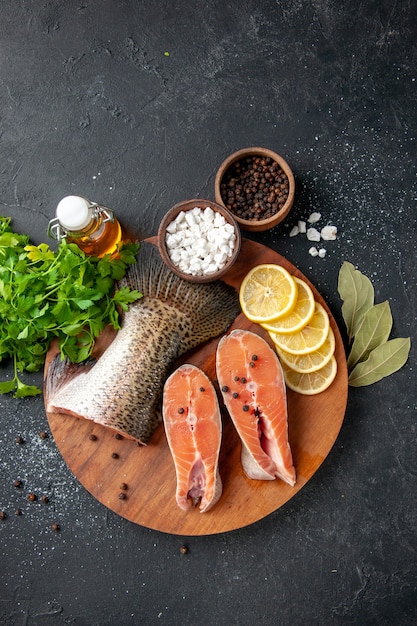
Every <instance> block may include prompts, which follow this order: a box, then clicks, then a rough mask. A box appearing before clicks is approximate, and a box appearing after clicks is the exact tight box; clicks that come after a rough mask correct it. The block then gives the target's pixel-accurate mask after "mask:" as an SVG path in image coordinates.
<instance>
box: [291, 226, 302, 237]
mask: <svg viewBox="0 0 417 626" xmlns="http://www.w3.org/2000/svg"><path fill="white" fill-rule="evenodd" d="M299 232H300V229H299V228H298V226H293V227H292V228H291V230H290V235H289V236H290V237H295V236H296V235H298V233H299Z"/></svg>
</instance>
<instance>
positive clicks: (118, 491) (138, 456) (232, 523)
mask: <svg viewBox="0 0 417 626" xmlns="http://www.w3.org/2000/svg"><path fill="white" fill-rule="evenodd" d="M149 241H150V242H151V243H156V238H151V239H150V240H149ZM260 263H279V264H281V265H282V266H283V267H285V268H286V269H287V270H289V271H290V272H291V273H292V274H294V275H295V276H298V277H299V278H302V279H303V280H305V281H307V282H308V283H309V281H308V280H307V279H306V278H305V277H304V276H303V275H302V274H301V272H299V271H298V270H297V268H296V267H294V266H293V265H292V264H291V263H290V262H289V261H287V260H286V259H285V258H284V257H282V256H281V255H279V254H278V253H277V252H274V251H273V250H271V249H269V248H267V247H265V246H263V245H261V244H259V243H255V242H253V241H249V240H246V239H244V240H243V242H242V249H241V252H240V255H239V258H238V260H237V262H236V264H235V265H234V267H233V269H232V270H231V271H230V272H229V273H228V274H227V275H226V276H225V278H224V280H225V282H227V283H229V284H230V285H233V286H234V287H236V288H237V289H238V288H239V286H240V283H241V281H242V279H243V277H244V276H245V275H246V273H247V272H248V271H249V270H250V269H251V268H252V267H254V266H255V265H258V264H260ZM309 284H310V286H311V287H312V289H313V292H314V295H315V298H316V300H317V301H318V302H320V303H321V304H322V305H323V306H324V307H325V308H326V310H327V311H328V312H329V314H330V323H331V327H332V329H333V332H334V334H335V338H336V352H335V356H336V360H337V364H338V371H337V375H336V378H335V380H334V381H333V383H332V384H331V386H330V387H329V388H328V389H327V390H326V391H324V392H323V393H321V394H318V395H316V396H303V395H300V394H297V393H294V392H293V391H291V390H288V428H289V440H290V445H291V450H292V454H293V460H294V465H295V468H296V471H297V482H296V484H295V486H294V487H290V486H289V485H287V484H286V483H284V482H283V481H281V480H279V479H277V480H274V481H256V480H251V479H249V478H247V477H246V476H245V474H244V473H243V471H242V467H241V463H240V450H241V446H240V441H239V438H238V436H237V434H236V431H235V429H234V426H233V424H232V422H231V420H230V418H229V416H228V415H227V413H226V411H225V410H224V411H223V437H222V447H221V452H220V474H221V478H222V481H223V494H222V497H221V498H220V500H219V502H218V503H217V504H216V505H215V506H214V507H213V509H211V510H210V511H208V512H207V513H200V512H199V509H198V508H191V509H190V510H189V511H187V512H184V511H182V510H181V509H180V508H179V507H178V506H177V504H176V501H175V487H176V477H175V470H174V463H173V460H172V457H171V454H170V451H169V449H168V445H167V442H166V438H165V433H164V428H163V425H162V424H161V426H160V427H159V428H158V430H157V432H156V433H155V434H154V436H153V438H152V440H151V443H150V444H149V445H148V446H146V447H144V446H140V445H138V444H137V443H135V442H134V441H131V440H129V439H126V438H121V439H120V438H117V436H116V435H115V434H114V432H112V431H110V430H108V429H106V428H105V427H103V426H100V425H98V424H94V423H92V422H91V421H88V420H83V419H78V418H75V417H71V416H67V415H60V414H56V413H48V414H47V416H48V421H49V425H50V428H51V432H52V434H53V437H54V439H55V442H56V445H57V446H58V448H59V450H60V452H61V454H62V456H63V458H64V459H65V461H66V463H67V465H68V466H69V468H70V469H71V471H72V472H73V474H74V475H75V476H76V478H77V479H78V480H79V481H80V483H81V484H82V485H83V486H84V487H85V488H86V489H87V490H88V491H89V492H90V493H91V494H92V495H93V496H94V497H95V498H97V500H99V501H100V502H101V503H102V504H104V505H105V506H106V507H108V508H109V509H111V510H112V511H114V512H115V513H117V514H118V515H121V516H122V517H124V518H126V519H128V520H130V521H132V522H134V523H136V524H140V525H142V526H145V527H147V528H152V529H154V530H158V531H161V532H165V533H172V534H177V535H187V536H193V535H211V534H216V533H222V532H226V531H231V530H235V529H238V528H241V527H243V526H247V525H249V524H252V523H254V522H256V521H258V520H260V519H262V518H263V517H265V516H266V515H268V514H270V513H272V512H273V511H275V510H276V509H278V508H279V507H280V506H282V505H283V504H284V503H285V502H287V501H288V500H289V499H290V498H292V497H293V496H294V495H295V494H296V493H297V492H298V491H300V489H302V487H304V485H305V484H306V483H307V481H308V480H309V479H310V478H311V477H312V476H313V475H314V473H315V472H316V471H317V469H318V468H319V467H320V465H321V463H322V462H323V461H324V459H325V458H326V456H327V455H328V454H329V452H330V450H331V448H332V446H333V444H334V442H335V440H336V438H337V436H338V433H339V431H340V428H341V426H342V423H343V419H344V415H345V410H346V403H347V391H348V383H347V366H346V358H345V351H344V346H343V342H342V338H341V336H340V333H339V329H338V328H337V325H336V323H335V320H334V318H333V316H332V315H331V313H330V311H329V309H328V307H327V306H326V303H325V302H324V301H323V298H322V297H321V296H320V294H319V293H318V292H317V290H316V289H315V287H314V286H313V285H311V283H309ZM233 328H244V329H248V330H252V331H254V332H256V333H258V334H260V335H261V336H263V337H264V338H265V339H267V340H268V341H270V340H269V338H268V335H267V333H266V332H265V331H263V329H262V328H261V327H260V326H258V325H257V324H252V323H251V322H249V321H248V320H247V319H246V318H245V317H244V316H243V314H241V315H239V316H238V317H237V318H236V320H235V322H234V324H233V326H232V327H231V329H230V330H232V329H233ZM218 341H219V338H217V339H214V340H212V341H210V342H209V343H207V344H204V345H203V346H202V347H201V348H199V349H196V350H195V351H193V352H192V353H188V354H187V355H184V356H183V357H182V358H181V359H180V360H179V361H178V363H177V365H179V364H181V363H185V362H188V363H193V364H194V365H197V366H198V367H200V368H201V369H202V370H203V371H205V372H206V374H207V375H208V376H209V377H210V378H211V380H212V381H213V382H215V350H216V346H217V343H218ZM53 355H54V351H53V349H52V348H51V350H50V352H49V354H48V358H47V361H46V365H45V370H46V369H47V367H48V364H49V362H50V360H51V358H52V356H53ZM92 393H94V390H92ZM221 405H222V403H221Z"/></svg>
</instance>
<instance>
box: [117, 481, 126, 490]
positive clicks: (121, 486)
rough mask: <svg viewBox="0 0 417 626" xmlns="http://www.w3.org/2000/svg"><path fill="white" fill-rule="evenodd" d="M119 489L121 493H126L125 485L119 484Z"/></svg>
mask: <svg viewBox="0 0 417 626" xmlns="http://www.w3.org/2000/svg"><path fill="white" fill-rule="evenodd" d="M119 489H121V490H122V491H126V489H127V485H126V483H121V484H120V486H119Z"/></svg>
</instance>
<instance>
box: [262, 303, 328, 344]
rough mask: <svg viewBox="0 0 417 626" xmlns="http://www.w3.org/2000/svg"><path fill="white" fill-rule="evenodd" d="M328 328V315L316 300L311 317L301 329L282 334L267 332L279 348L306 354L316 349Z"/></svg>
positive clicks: (323, 339)
mask: <svg viewBox="0 0 417 626" xmlns="http://www.w3.org/2000/svg"><path fill="white" fill-rule="evenodd" d="M329 328H330V322H329V316H328V314H327V311H326V310H325V309H324V308H323V307H322V305H321V304H320V303H319V302H316V308H315V310H314V314H313V317H312V318H311V320H310V321H309V323H308V324H307V326H304V328H302V329H301V330H299V331H298V332H297V333H293V334H291V335H284V334H280V333H275V332H271V331H268V332H269V335H270V337H271V339H272V341H273V342H274V343H275V344H276V345H277V346H278V348H280V349H281V350H285V351H286V352H289V353H290V354H297V355H298V354H308V353H309V352H313V351H314V350H318V348H320V347H321V346H322V345H323V344H324V342H325V341H326V337H327V335H328V332H329Z"/></svg>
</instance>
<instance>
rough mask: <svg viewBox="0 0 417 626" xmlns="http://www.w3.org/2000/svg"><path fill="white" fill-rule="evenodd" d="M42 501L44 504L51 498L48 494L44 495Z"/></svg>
mask: <svg viewBox="0 0 417 626" xmlns="http://www.w3.org/2000/svg"><path fill="white" fill-rule="evenodd" d="M41 502H42V503H43V504H48V502H49V498H48V496H42V498H41Z"/></svg>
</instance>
